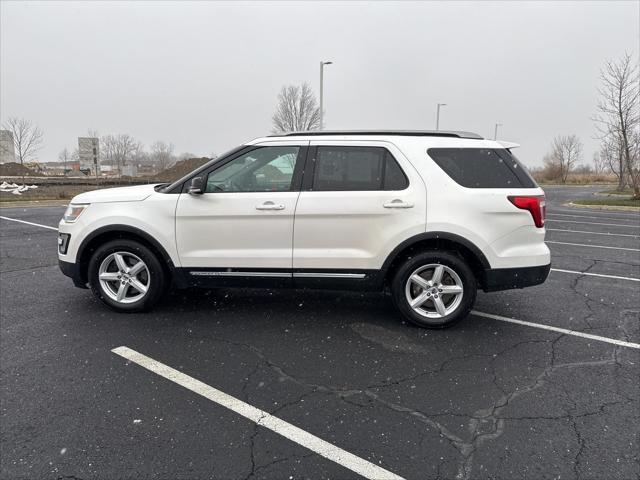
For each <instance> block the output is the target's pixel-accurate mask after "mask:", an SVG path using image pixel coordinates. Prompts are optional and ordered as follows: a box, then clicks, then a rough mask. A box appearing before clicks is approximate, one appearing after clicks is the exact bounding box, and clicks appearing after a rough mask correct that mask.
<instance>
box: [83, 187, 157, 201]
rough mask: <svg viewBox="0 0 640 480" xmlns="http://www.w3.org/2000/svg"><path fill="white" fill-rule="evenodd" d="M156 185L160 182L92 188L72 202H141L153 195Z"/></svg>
mask: <svg viewBox="0 0 640 480" xmlns="http://www.w3.org/2000/svg"><path fill="white" fill-rule="evenodd" d="M156 185H158V184H153V185H135V186H132V187H118V188H103V189H102V190H92V191H90V192H84V193H81V194H80V195H76V196H75V197H73V199H72V200H71V202H70V203H107V202H139V201H141V200H144V199H145V198H147V197H148V196H149V195H151V194H152V193H153V192H154V189H153V187H155V186H156Z"/></svg>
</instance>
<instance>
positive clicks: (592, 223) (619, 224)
mask: <svg viewBox="0 0 640 480" xmlns="http://www.w3.org/2000/svg"><path fill="white" fill-rule="evenodd" d="M546 221H547V222H560V223H581V224H584V225H602V226H605V227H627V228H640V225H623V224H621V223H598V222H578V221H576V220H562V219H558V220H555V219H553V218H548V219H547V220H546Z"/></svg>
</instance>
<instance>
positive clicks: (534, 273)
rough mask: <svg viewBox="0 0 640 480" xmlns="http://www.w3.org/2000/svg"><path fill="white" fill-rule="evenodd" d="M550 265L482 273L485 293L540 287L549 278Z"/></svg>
mask: <svg viewBox="0 0 640 480" xmlns="http://www.w3.org/2000/svg"><path fill="white" fill-rule="evenodd" d="M550 270H551V264H550V263H549V264H547V265H539V266H535V267H518V268H492V269H488V270H485V271H484V284H483V286H482V288H483V290H484V291H485V292H496V291H498V290H509V289H512V288H524V287H531V286H533V285H540V284H541V283H544V281H545V280H546V279H547V277H548V276H549V271H550Z"/></svg>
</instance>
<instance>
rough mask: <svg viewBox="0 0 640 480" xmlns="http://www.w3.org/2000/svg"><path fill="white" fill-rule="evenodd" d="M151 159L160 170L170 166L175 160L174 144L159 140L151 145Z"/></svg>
mask: <svg viewBox="0 0 640 480" xmlns="http://www.w3.org/2000/svg"><path fill="white" fill-rule="evenodd" d="M151 161H152V162H153V163H154V164H155V165H156V166H157V169H158V171H162V170H166V169H167V168H169V167H170V166H171V165H172V164H173V163H174V162H175V156H174V155H173V144H172V143H168V144H167V143H165V142H161V141H157V142H155V143H154V144H153V145H151Z"/></svg>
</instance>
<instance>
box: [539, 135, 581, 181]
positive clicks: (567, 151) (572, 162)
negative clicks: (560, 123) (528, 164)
mask: <svg viewBox="0 0 640 480" xmlns="http://www.w3.org/2000/svg"><path fill="white" fill-rule="evenodd" d="M581 159H582V142H581V141H580V139H579V138H578V137H577V136H576V135H567V136H565V135H558V136H557V137H556V138H554V139H553V142H552V144H551V152H550V153H548V154H547V155H545V157H544V159H543V161H544V164H545V167H546V168H547V169H548V170H553V171H554V172H556V178H559V179H560V181H561V182H562V183H566V182H567V177H568V176H569V172H571V170H572V169H573V168H574V167H575V166H576V165H577V163H578V162H579V161H580V160H581Z"/></svg>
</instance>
